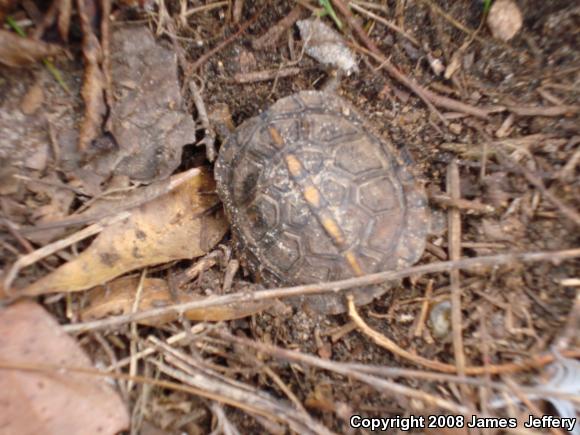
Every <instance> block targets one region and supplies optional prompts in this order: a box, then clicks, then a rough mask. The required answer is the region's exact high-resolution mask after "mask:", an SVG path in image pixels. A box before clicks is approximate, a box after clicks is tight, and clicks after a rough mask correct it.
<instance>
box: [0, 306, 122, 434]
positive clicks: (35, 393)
mask: <svg viewBox="0 0 580 435" xmlns="http://www.w3.org/2000/svg"><path fill="white" fill-rule="evenodd" d="M2 364H4V365H6V364H10V365H11V366H14V365H18V364H21V365H22V366H24V367H26V365H34V364H37V365H53V366H57V367H66V366H68V367H75V368H91V367H92V365H91V361H90V360H89V358H88V357H87V356H86V355H85V354H84V353H83V351H82V350H81V349H80V348H79V346H78V344H77V343H76V342H75V341H74V339H72V338H71V337H70V336H69V335H68V334H66V333H65V332H63V331H62V330H61V329H60V326H59V325H58V323H57V322H56V321H55V320H54V319H53V318H52V317H51V316H50V315H49V314H48V313H47V312H46V311H44V309H43V308H41V307H40V306H39V305H37V304H35V303H33V302H22V303H18V304H15V305H12V306H10V307H8V308H5V309H3V310H0V404H1V406H0V432H1V433H2V434H6V435H11V434H13V435H28V434H30V435H32V434H45V435H52V434H55V435H56V434H80V433H82V434H86V435H92V434H95V435H96V434H100V435H108V434H111V435H112V434H116V433H118V432H119V431H122V430H124V429H127V428H128V427H129V416H128V413H127V410H126V408H125V405H124V404H123V402H122V401H121V399H120V397H119V396H118V395H117V394H116V393H115V392H114V391H113V389H112V388H111V387H110V386H109V385H108V383H107V382H105V380H104V379H103V378H99V377H95V376H87V375H82V374H77V373H73V372H62V371H56V370H54V371H50V372H31V371H23V370H14V369H1V366H2Z"/></svg>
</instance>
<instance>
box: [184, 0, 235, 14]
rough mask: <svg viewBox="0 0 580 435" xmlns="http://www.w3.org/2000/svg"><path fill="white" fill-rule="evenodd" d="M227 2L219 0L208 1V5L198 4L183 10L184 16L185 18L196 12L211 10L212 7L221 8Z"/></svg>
mask: <svg viewBox="0 0 580 435" xmlns="http://www.w3.org/2000/svg"><path fill="white" fill-rule="evenodd" d="M228 3H229V2H227V1H221V2H215V3H210V4H208V5H203V6H198V7H196V8H191V9H188V10H187V11H186V12H185V17H186V18H187V17H190V16H192V15H194V14H197V13H198V12H207V11H211V10H212V9H217V8H221V7H223V6H227V5H228Z"/></svg>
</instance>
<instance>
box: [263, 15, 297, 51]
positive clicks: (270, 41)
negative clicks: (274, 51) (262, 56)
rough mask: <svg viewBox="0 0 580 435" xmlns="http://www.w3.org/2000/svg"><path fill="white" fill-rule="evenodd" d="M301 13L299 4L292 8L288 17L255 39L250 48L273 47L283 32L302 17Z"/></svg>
mask: <svg viewBox="0 0 580 435" xmlns="http://www.w3.org/2000/svg"><path fill="white" fill-rule="evenodd" d="M302 11H303V9H302V7H301V6H300V5H299V4H297V5H296V6H294V8H292V10H291V11H290V12H289V13H288V15H286V16H285V17H284V18H282V19H281V20H280V21H278V22H277V23H276V24H274V26H272V27H271V28H270V29H268V31H267V32H266V33H264V34H263V35H262V36H260V37H259V38H257V39H255V40H254V42H252V46H253V47H254V48H255V49H257V50H260V49H263V48H266V47H272V46H274V45H275V44H276V42H278V39H280V37H281V36H282V35H283V34H284V32H286V30H287V29H289V28H290V27H292V25H293V24H294V23H295V22H296V21H298V20H299V19H300V17H301V16H302Z"/></svg>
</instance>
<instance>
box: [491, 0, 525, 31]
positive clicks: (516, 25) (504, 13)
mask: <svg viewBox="0 0 580 435" xmlns="http://www.w3.org/2000/svg"><path fill="white" fill-rule="evenodd" d="M522 24H523V16H522V12H521V11H520V8H519V7H518V5H517V4H516V3H515V2H514V1H513V0H496V1H495V2H494V3H493V5H492V6H491V9H490V10H489V15H488V16H487V25H488V26H489V29H490V30H491V33H492V35H493V36H494V38H497V39H501V40H502V41H509V40H510V39H512V38H513V37H514V36H515V35H516V33H518V32H519V30H520V29H521V28H522Z"/></svg>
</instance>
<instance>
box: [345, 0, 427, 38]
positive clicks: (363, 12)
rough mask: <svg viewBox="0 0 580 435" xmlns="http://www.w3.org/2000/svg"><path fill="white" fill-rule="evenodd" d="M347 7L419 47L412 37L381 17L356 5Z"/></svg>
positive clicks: (352, 4) (351, 4)
mask: <svg viewBox="0 0 580 435" xmlns="http://www.w3.org/2000/svg"><path fill="white" fill-rule="evenodd" d="M349 6H350V7H351V8H353V9H354V10H355V11H357V12H360V13H361V14H363V15H366V16H367V17H369V18H372V19H373V20H376V21H378V22H379V23H381V24H383V25H385V26H386V27H388V28H389V29H391V30H392V31H394V32H396V33H398V34H399V35H401V36H402V37H403V38H405V39H408V40H409V41H411V42H412V43H413V44H415V45H416V46H417V47H421V44H420V43H419V41H417V40H416V39H415V38H414V37H412V36H411V35H409V34H408V33H407V32H405V31H404V30H403V29H401V28H400V27H399V26H397V25H396V24H393V23H392V22H390V21H388V20H386V19H384V18H383V17H381V16H379V15H377V14H375V13H373V12H371V11H368V10H366V9H365V8H363V7H361V6H359V5H357V4H356V3H353V2H351V3H349Z"/></svg>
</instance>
